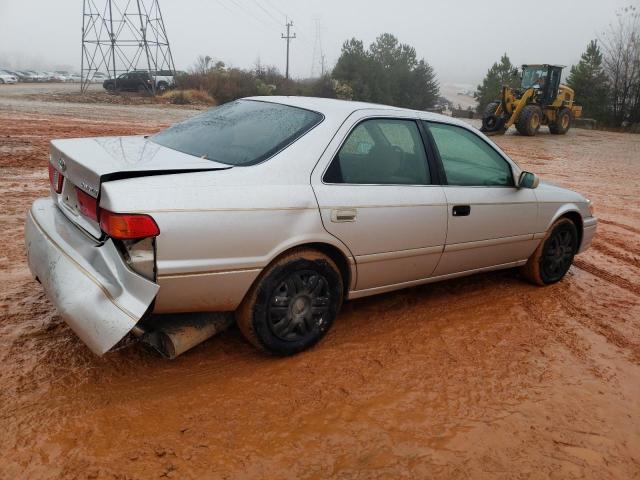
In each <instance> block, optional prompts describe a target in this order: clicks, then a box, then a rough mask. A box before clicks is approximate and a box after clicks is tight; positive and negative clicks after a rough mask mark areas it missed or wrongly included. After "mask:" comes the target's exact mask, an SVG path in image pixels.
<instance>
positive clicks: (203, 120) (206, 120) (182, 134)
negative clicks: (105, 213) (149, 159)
mask: <svg viewBox="0 0 640 480" xmlns="http://www.w3.org/2000/svg"><path fill="white" fill-rule="evenodd" d="M322 118H323V117H322V115H320V114H319V113H317V112H312V111H310V110H304V109H302V108H296V107H291V106H288V105H281V104H279V103H270V102H261V101H254V100H238V101H235V102H231V103H227V104H225V105H222V106H220V107H217V108H212V109H211V110H207V111H206V112H205V113H203V114H200V115H197V116H195V117H193V118H190V119H188V120H186V121H184V122H182V123H178V124H176V125H174V126H172V127H169V128H167V129H166V130H162V131H161V132H159V133H157V134H156V135H153V136H152V137H150V140H151V141H153V142H155V143H158V144H160V145H162V146H164V147H167V148H171V149H173V150H178V151H179V152H183V153H187V154H189V155H194V156H196V157H201V158H206V159H208V160H212V161H216V162H220V163H224V164H227V165H254V164H256V163H259V162H261V161H263V160H266V159H267V158H269V157H271V156H273V155H275V154H276V153H277V152H279V151H280V150H282V149H283V148H285V147H286V146H288V145H289V144H291V143H293V142H294V141H295V140H297V139H298V138H299V137H301V136H302V135H304V134H305V133H306V132H308V131H309V130H311V129H312V128H313V127H315V126H316V125H317V124H318V123H320V122H321V121H322Z"/></svg>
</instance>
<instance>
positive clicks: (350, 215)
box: [331, 208, 357, 223]
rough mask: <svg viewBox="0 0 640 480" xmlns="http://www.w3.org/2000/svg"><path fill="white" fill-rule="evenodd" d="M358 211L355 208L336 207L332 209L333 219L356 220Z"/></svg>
mask: <svg viewBox="0 0 640 480" xmlns="http://www.w3.org/2000/svg"><path fill="white" fill-rule="evenodd" d="M356 216H357V211H356V209H355V208H334V209H333V210H331V221H332V222H333V223H342V222H355V221H356Z"/></svg>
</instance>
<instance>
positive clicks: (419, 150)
mask: <svg viewBox="0 0 640 480" xmlns="http://www.w3.org/2000/svg"><path fill="white" fill-rule="evenodd" d="M323 180H324V181H325V182H327V183H351V184H369V185H371V184H373V185H379V184H382V185H428V184H430V183H431V178H430V175H429V170H428V167H427V158H426V155H425V150H424V145H423V143H422V137H421V136H420V132H419V130H418V126H417V124H416V122H414V121H412V120H399V119H386V118H384V119H383V118H381V119H372V120H365V121H364V122H361V123H360V124H358V126H357V127H356V128H354V129H353V130H352V132H351V133H350V134H349V136H348V137H347V139H346V140H345V142H344V144H343V145H342V147H341V148H340V151H339V152H338V154H337V155H336V156H335V158H334V159H333V160H332V162H331V165H330V166H329V168H328V169H327V171H326V173H325V175H324V178H323Z"/></svg>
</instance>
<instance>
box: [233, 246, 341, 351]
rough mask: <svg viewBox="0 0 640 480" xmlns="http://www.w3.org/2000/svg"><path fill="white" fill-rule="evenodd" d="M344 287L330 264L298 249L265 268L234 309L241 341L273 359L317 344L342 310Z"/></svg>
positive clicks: (311, 252)
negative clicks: (242, 339)
mask: <svg viewBox="0 0 640 480" xmlns="http://www.w3.org/2000/svg"><path fill="white" fill-rule="evenodd" d="M342 299H343V284H342V277H341V275H340V270H339V269H338V267H337V266H336V264H335V263H334V261H333V260H331V259H330V258H329V257H327V256H326V255H324V254H322V253H320V252H318V251H316V250H312V249H308V248H299V249H295V250H292V251H291V252H289V253H287V254H285V255H283V256H282V257H281V258H279V259H277V260H276V261H275V262H274V263H272V264H271V265H270V266H269V267H267V268H266V269H265V270H264V271H263V272H262V274H261V275H260V277H258V279H257V280H256V282H255V283H254V285H253V286H252V287H251V290H249V293H247V295H246V297H245V299H244V300H243V301H242V303H241V304H240V307H238V310H237V311H236V321H237V323H238V327H239V328H240V331H241V332H242V334H243V335H244V336H245V338H246V339H247V340H248V341H249V342H250V343H252V344H253V345H255V346H256V347H258V348H260V349H262V350H264V351H266V352H268V353H271V354H274V355H293V354H295V353H298V352H301V351H303V350H305V349H307V348H309V347H311V346H312V345H314V344H316V343H317V342H318V341H319V340H320V339H321V338H322V337H323V336H324V335H325V334H326V332H327V331H328V330H329V328H330V327H331V325H332V324H333V321H334V319H335V317H336V316H337V314H338V311H339V310H340V307H341V306H342Z"/></svg>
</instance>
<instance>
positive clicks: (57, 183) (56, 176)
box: [49, 162, 64, 193]
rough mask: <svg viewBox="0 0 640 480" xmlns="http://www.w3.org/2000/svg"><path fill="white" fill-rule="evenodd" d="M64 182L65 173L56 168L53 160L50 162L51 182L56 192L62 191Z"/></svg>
mask: <svg viewBox="0 0 640 480" xmlns="http://www.w3.org/2000/svg"><path fill="white" fill-rule="evenodd" d="M63 182H64V175H62V174H61V173H60V172H59V171H58V170H56V169H55V168H54V167H53V165H51V162H49V183H51V187H52V188H53V189H54V190H55V192H56V193H62V183H63Z"/></svg>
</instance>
